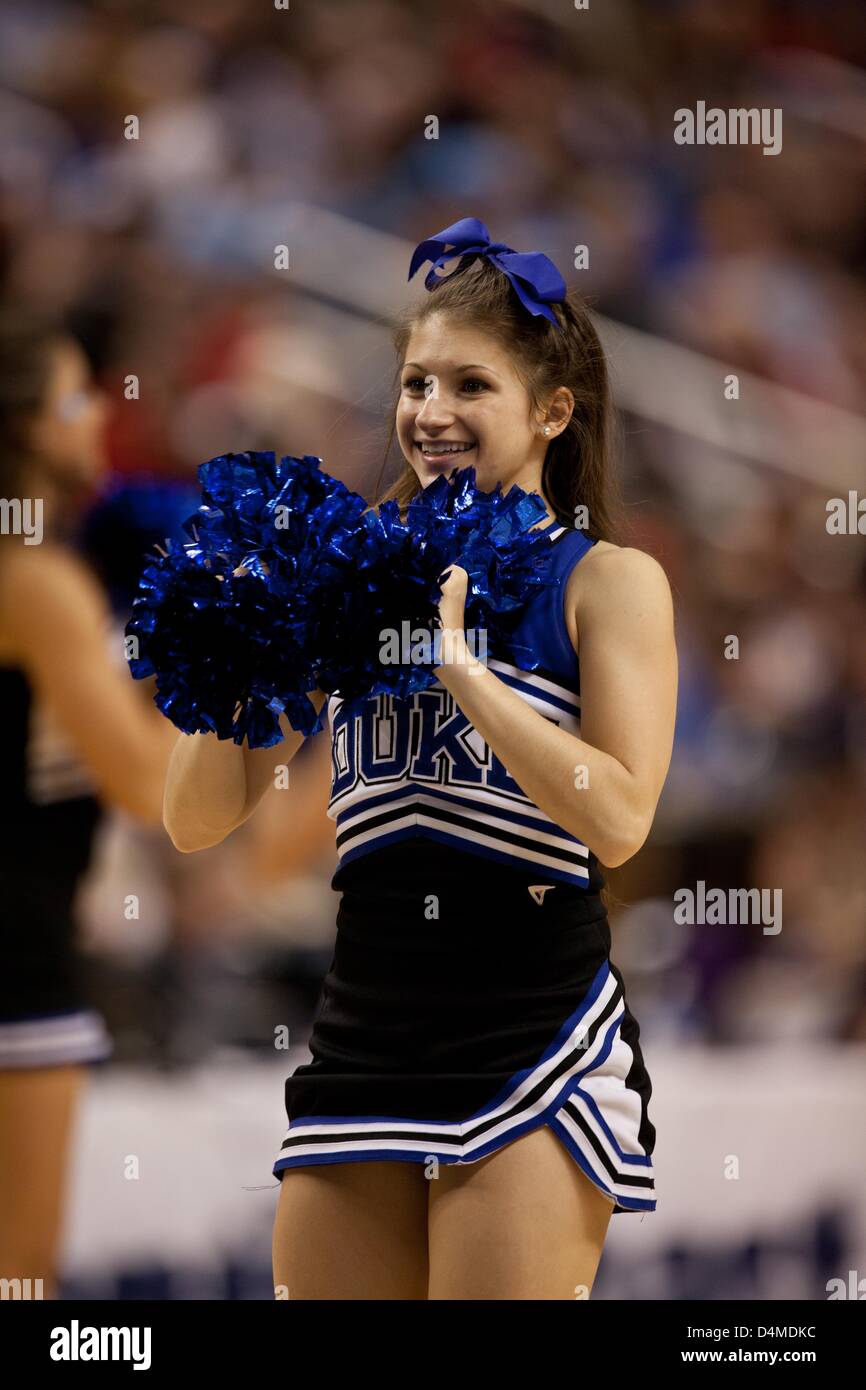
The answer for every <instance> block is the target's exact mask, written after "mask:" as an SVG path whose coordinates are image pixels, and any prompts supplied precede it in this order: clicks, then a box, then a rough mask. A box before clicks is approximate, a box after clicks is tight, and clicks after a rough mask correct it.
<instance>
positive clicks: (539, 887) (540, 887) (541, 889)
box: [529, 883, 556, 903]
mask: <svg viewBox="0 0 866 1390" xmlns="http://www.w3.org/2000/svg"><path fill="white" fill-rule="evenodd" d="M555 887H556V884H555V883H535V884H533V885H532V887H531V888H530V889H529V893H530V896H531V897H532V899H533V901H534V902H537V903H543V902H544V895H545V893H547V892H548V891H549V890H550V889H551V888H555Z"/></svg>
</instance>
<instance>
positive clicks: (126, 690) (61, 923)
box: [0, 309, 176, 1297]
mask: <svg viewBox="0 0 866 1390" xmlns="http://www.w3.org/2000/svg"><path fill="white" fill-rule="evenodd" d="M105 411H106V401H105V399H104V397H103V394H102V393H101V391H99V390H98V389H96V388H95V386H94V383H93V381H92V379H91V375H90V371H89V368H88V364H87V361H86V359H85V356H84V354H83V352H82V351H81V348H80V347H79V346H78V344H77V343H76V342H75V341H74V340H73V339H71V338H69V337H68V336H67V335H66V334H65V333H63V332H62V331H60V330H59V329H57V328H56V327H55V326H53V325H50V324H48V325H46V324H44V323H42V322H36V321H34V320H32V319H29V318H27V317H26V316H24V315H23V314H20V313H17V312H13V311H12V310H9V309H7V310H4V312H3V314H2V315H0V494H2V507H3V509H4V510H3V521H4V524H3V528H2V533H0V720H2V737H0V785H2V788H3V799H4V810H5V816H4V820H5V828H4V832H3V836H2V838H0V1278H3V1279H9V1280H20V1281H21V1282H22V1286H23V1287H27V1285H26V1284H25V1283H24V1281H26V1280H30V1281H31V1284H30V1286H29V1287H30V1288H31V1290H35V1289H40V1290H41V1296H42V1297H50V1296H52V1294H53V1292H54V1289H55V1280H56V1261H57V1250H58V1245H59V1240H60V1233H61V1221H62V1215H63V1202H64V1192H65V1186H66V1179H67V1170H68V1156H69V1151H70V1142H71V1136H72V1133H73V1125H74V1121H75V1116H76V1113H77V1109H78V1106H79V1104H80V1101H81V1098H82V1090H83V1086H84V1083H85V1080H86V1075H87V1073H86V1066H87V1064H88V1063H91V1062H97V1061H99V1060H101V1059H103V1058H105V1057H107V1056H108V1055H109V1053H110V1052H111V1042H110V1039H109V1037H108V1036H107V1033H106V1029H105V1025H104V1021H103V1019H102V1018H101V1016H100V1015H99V1014H98V1013H97V1012H96V1011H95V1010H94V1009H92V1008H91V1007H89V1004H88V1000H87V996H86V990H85V985H84V980H83V978H82V969H81V961H80V958H79V955H78V952H77V950H76V946H75V940H74V917H73V900H74V897H75V893H76V889H77V887H78V884H79V883H80V881H81V879H82V877H83V875H84V873H85V871H86V869H87V867H88V863H89V860H90V857H91V848H92V845H93V840H94V836H95V833H96V829H97V826H98V824H99V820H100V816H101V811H102V805H103V803H106V802H107V803H110V804H112V805H114V806H117V807H119V808H121V809H122V810H124V811H126V812H128V814H129V815H131V816H133V817H134V818H135V819H137V820H138V821H140V822H142V823H144V824H149V825H158V824H161V820H162V790H163V783H164V777H165V767H166V764H167V761H168V754H169V751H170V749H171V746H172V744H173V742H174V738H175V737H176V735H175V733H174V730H172V729H171V727H170V726H169V725H168V724H167V723H166V721H165V720H164V719H163V718H162V717H161V716H160V715H159V714H158V713H156V711H155V710H154V709H153V707H152V704H150V702H149V701H145V700H143V699H142V692H141V690H135V689H133V688H130V684H129V680H128V677H127V675H126V672H125V670H124V665H123V651H122V648H121V646H120V641H119V639H118V650H117V659H116V660H115V661H112V659H111V655H110V648H109V645H108V638H109V633H110V630H111V623H110V615H109V611H108V604H107V602H106V600H105V597H104V595H103V592H102V590H101V588H100V586H99V584H98V583H97V581H96V579H95V577H94V576H93V574H92V573H91V571H90V569H89V568H88V566H87V565H86V564H85V563H84V562H83V561H82V560H81V558H80V557H79V556H78V555H76V553H75V552H74V550H73V548H72V546H71V544H69V541H70V538H71V536H72V535H73V534H74V526H75V522H76V520H77V519H78V517H79V516H80V513H81V508H82V503H83V501H84V500H85V498H86V497H87V496H88V494H89V492H90V489H91V487H92V485H93V483H94V481H95V479H96V477H97V475H98V473H99V472H100V471H101V469H102V466H103V462H104V460H103V442H102V435H103V424H104V420H105ZM35 1281H41V1286H40V1285H39V1284H38V1283H36V1282H35ZM37 1296H38V1295H37Z"/></svg>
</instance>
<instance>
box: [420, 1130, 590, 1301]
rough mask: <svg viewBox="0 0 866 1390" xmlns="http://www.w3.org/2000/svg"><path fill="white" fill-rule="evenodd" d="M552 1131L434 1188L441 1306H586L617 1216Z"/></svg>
mask: <svg viewBox="0 0 866 1390" xmlns="http://www.w3.org/2000/svg"><path fill="white" fill-rule="evenodd" d="M613 1205H614V1204H613V1201H612V1200H611V1199H609V1198H607V1197H606V1196H605V1195H604V1193H602V1192H601V1191H600V1190H599V1189H598V1188H597V1187H595V1185H594V1184H593V1183H592V1182H590V1180H589V1179H588V1178H587V1177H585V1175H584V1174H583V1172H582V1170H581V1169H580V1168H579V1167H578V1165H577V1164H576V1163H575V1162H574V1159H573V1158H571V1157H570V1155H569V1154H568V1153H567V1152H566V1150H565V1148H564V1147H563V1146H562V1145H561V1144H560V1142H559V1140H558V1139H557V1137H556V1135H555V1134H553V1133H552V1131H551V1130H549V1129H547V1128H546V1127H543V1128H541V1129H537V1130H534V1131H533V1132H532V1133H531V1134H526V1135H524V1136H523V1137H522V1138H520V1139H516V1140H514V1142H513V1143H511V1144H506V1145H505V1147H504V1148H502V1149H499V1150H497V1152H496V1153H494V1154H491V1155H490V1156H489V1157H488V1158H483V1159H480V1160H479V1161H478V1162H477V1163H467V1164H454V1165H442V1166H441V1167H440V1169H439V1176H438V1178H436V1179H434V1180H432V1181H431V1183H430V1216H429V1260H430V1285H429V1295H428V1296H429V1298H431V1299H585V1298H588V1297H589V1294H590V1291H591V1289H592V1285H593V1282H594V1280H595V1275H596V1270H597V1269H598V1264H599V1260H600V1258H601V1250H602V1246H603V1244H604V1239H605V1235H606V1233H607V1227H608V1222H609V1221H610V1217H611V1215H612V1213H613Z"/></svg>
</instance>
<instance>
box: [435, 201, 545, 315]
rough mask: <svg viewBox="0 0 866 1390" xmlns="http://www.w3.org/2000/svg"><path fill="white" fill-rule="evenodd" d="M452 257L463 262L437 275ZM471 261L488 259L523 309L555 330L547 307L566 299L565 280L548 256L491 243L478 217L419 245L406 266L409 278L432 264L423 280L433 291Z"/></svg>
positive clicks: (466, 218) (446, 229) (468, 219)
mask: <svg viewBox="0 0 866 1390" xmlns="http://www.w3.org/2000/svg"><path fill="white" fill-rule="evenodd" d="M455 256H461V257H462V258H463V259H461V261H460V265H459V266H456V267H455V268H454V270H452V271H450V272H449V274H448V275H437V273H436V272H437V270H441V268H442V266H443V265H444V264H445V262H446V261H450V260H453V259H454V257H455ZM467 256H468V257H469V258H470V259H471V260H474V259H475V258H476V257H477V256H486V257H487V259H488V260H490V261H492V262H493V264H494V265H495V266H496V267H497V268H498V269H499V270H501V271H502V273H503V275H507V276H508V279H509V280H510V281H511V284H512V286H513V288H514V292H515V294H516V295H517V298H518V299H519V300H520V302H521V304H522V305H523V307H524V309H526V310H528V312H529V313H530V314H532V315H534V316H537V315H538V314H543V315H544V317H545V318H546V319H550V322H551V323H552V324H554V326H555V327H557V328H559V324H558V323H557V321H556V318H555V316H554V314H553V313H552V311H551V310H550V309H549V308H548V307H547V306H548V304H560V303H561V302H562V301H563V300H564V299H565V294H566V290H565V281H564V280H563V278H562V276H561V275H560V273H559V271H558V270H557V268H556V266H555V265H554V264H553V261H551V260H550V259H549V258H548V257H547V256H545V255H544V254H543V253H542V252H541V251H514V250H513V249H512V248H511V247H510V246H506V245H505V244H504V242H501V241H491V240H490V233H489V232H488V230H487V228H486V227H485V225H484V223H483V222H479V220H478V218H477V217H462V218H461V219H460V221H459V222H455V223H453V225H452V226H450V227H446V228H445V230H444V231H442V232H437V233H436V235H435V236H432V237H428V238H427V240H426V241H422V242H419V244H418V245H417V246H416V248H415V251H414V253H413V256H412V263H411V265H410V266H409V277H408V278H409V279H410V280H411V279H412V276H413V275H414V274H415V272H416V271H417V270H418V268H419V267H420V266H422V265H423V264H424V262H425V261H432V262H433V266H432V269H431V270H429V271H428V272H427V278H426V279H425V281H424V284H425V285H426V287H427V289H428V290H432V289H435V288H436V285H437V284H439V282H440V281H441V280H450V279H451V276H452V275H456V273H457V271H458V270H460V269H461V268H462V266H463V265H464V263H465V264H469V261H466V259H465V258H466V257H467Z"/></svg>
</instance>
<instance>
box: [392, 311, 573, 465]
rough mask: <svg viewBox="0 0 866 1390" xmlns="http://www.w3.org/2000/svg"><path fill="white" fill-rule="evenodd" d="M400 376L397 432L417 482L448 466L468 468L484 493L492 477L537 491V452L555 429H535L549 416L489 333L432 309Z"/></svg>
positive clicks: (411, 343) (540, 462)
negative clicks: (546, 433)
mask: <svg viewBox="0 0 866 1390" xmlns="http://www.w3.org/2000/svg"><path fill="white" fill-rule="evenodd" d="M400 381H401V389H400V400H399V403H398V406H397V437H398V439H399V441H400V448H401V449H402V451H403V454H404V457H405V458H406V459H407V460H408V462H409V463H410V464H411V465H412V467H413V469H414V470H415V472H416V473H417V475H418V479H419V481H420V483H421V486H422V487H427V486H428V484H429V483H431V482H433V480H434V479H435V478H438V477H439V476H440V474H443V473H444V474H445V475H446V476H447V475H449V474H450V473H451V472H452V470H453V469H455V468H474V469H475V477H476V481H477V483H478V486H479V487H480V488H481V489H482V490H483V491H484V492H491V491H492V490H493V489H494V488H495V486H496V484H497V483H501V484H502V490H503V492H507V491H508V489H509V487H511V486H512V485H513V484H515V483H516V484H517V485H518V486H519V487H522V488H523V489H524V490H525V491H527V492H529V491H540V487H541V469H542V465H543V463H544V455H545V452H546V449H547V446H548V443H549V442H550V439H551V438H553V435H554V433H558V432H559V431H558V429H556V430H555V431H554V429H553V428H552V429H551V434H550V436H547V437H545V436H544V435H542V433H541V429H542V428H543V425H544V423H545V422H547V421H549V419H550V416H549V414H548V415H538V414H537V413H536V412H534V411H533V407H532V403H531V401H530V398H529V393H528V392H527V390H526V387H525V386H524V384H523V382H522V381H521V379H520V377H519V376H518V375H517V372H516V370H515V367H514V363H513V361H512V359H511V357H510V356H509V354H508V353H507V351H506V350H505V348H503V347H502V346H501V344H500V343H498V342H497V341H496V340H495V339H493V338H491V337H490V336H489V335H488V334H486V333H484V332H481V331H480V330H478V329H473V328H466V327H457V326H456V325H455V324H453V323H449V321H448V319H447V317H446V316H445V315H444V314H441V313H440V314H431V315H430V317H429V318H427V319H425V320H424V322H423V323H422V324H420V325H419V326H418V327H417V328H416V329H415V330H414V332H413V333H412V336H411V338H410V340H409V343H408V346H407V349H406V359H405V361H404V363H403V368H402V371H401V377H400ZM566 395H569V393H568V392H566ZM568 413H570V411H569V412H568ZM566 420H567V415H566Z"/></svg>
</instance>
